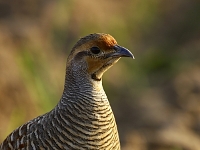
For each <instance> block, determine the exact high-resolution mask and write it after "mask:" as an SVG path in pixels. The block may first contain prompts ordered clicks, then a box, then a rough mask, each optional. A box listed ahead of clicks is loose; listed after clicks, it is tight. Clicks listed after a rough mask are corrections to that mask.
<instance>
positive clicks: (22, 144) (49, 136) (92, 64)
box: [0, 33, 133, 150]
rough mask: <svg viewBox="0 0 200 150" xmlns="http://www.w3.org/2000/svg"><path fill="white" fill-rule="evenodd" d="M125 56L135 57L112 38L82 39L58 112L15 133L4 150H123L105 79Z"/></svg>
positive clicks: (70, 60)
mask: <svg viewBox="0 0 200 150" xmlns="http://www.w3.org/2000/svg"><path fill="white" fill-rule="evenodd" d="M123 56H125V57H132V58H133V55H132V54H131V52H130V51H128V50H127V49H125V48H123V47H121V46H118V45H117V42H116V41H115V39H114V38H113V37H112V36H110V35H108V34H102V33H101V34H90V35H88V36H86V37H84V38H82V39H80V40H79V41H78V42H77V44H76V45H75V46H74V47H73V49H72V52H71V54H70V55H69V57H68V60H67V68H66V79H65V87H64V92H63V95H62V97H61V100H60V102H59V103H58V104H57V106H56V107H55V108H54V109H53V110H52V111H50V112H48V113H46V114H44V115H42V116H39V117H37V118H35V119H33V120H31V121H29V122H27V123H26V124H24V125H22V126H20V127H19V128H17V129H16V130H15V131H13V132H12V133H11V134H10V135H9V136H8V137H7V138H6V139H5V140H4V141H3V143H2V144H1V145H0V149H1V150H16V149H24V150H26V149H27V150H32V149H33V150H46V149H49V150H51V149H54V150H61V149H115V150H116V149H120V142H119V136H118V131H117V126H116V122H115V118H114V115H113V112H112V109H111V107H110V104H109V101H108V99H107V96H106V94H105V92H104V90H103V86H102V80H101V78H102V75H103V73H104V72H105V71H106V70H107V69H108V68H109V67H111V66H112V65H113V64H114V63H116V62H117V61H118V60H119V58H120V57H123Z"/></svg>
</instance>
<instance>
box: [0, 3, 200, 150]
mask: <svg viewBox="0 0 200 150" xmlns="http://www.w3.org/2000/svg"><path fill="white" fill-rule="evenodd" d="M94 32H104V33H109V34H111V35H112V36H113V37H115V39H116V40H117V41H118V43H119V44H120V45H122V46H124V47H126V48H128V49H130V50H131V51H132V53H133V54H134V56H135V60H132V59H128V58H127V59H125V58H122V59H121V60H120V61H119V62H118V64H117V65H115V66H114V67H112V68H111V69H110V70H109V71H108V72H106V73H105V75H104V80H103V84H104V89H105V91H106V93H107V95H108V97H109V100H110V103H111V106H112V108H113V111H114V114H115V116H116V121H117V124H118V130H119V134H120V138H121V145H122V149H123V150H200V3H199V1H198V0H190V1H186V0H176V1H156V0H142V1H141V0H132V1H131V0H124V1H119V0H118V1H114V0H102V1H94V0H84V1H78V0H74V1H72V0H57V1H55V0H48V1H47V0H34V1H27V0H18V1H11V0H7V1H0V142H1V141H3V139H5V137H6V136H7V135H8V134H9V133H10V132H12V131H13V130H14V129H15V128H16V127H18V126H20V125H21V124H23V123H25V122H27V121H28V120H30V119H32V118H34V117H36V116H38V115H40V114H43V113H45V112H47V111H50V110H51V109H52V108H53V107H54V106H55V105H56V104H57V103H58V101H59V99H60V97H61V94H62V91H63V85H64V77H65V65H66V59H67V56H68V54H69V52H70V50H71V48H72V46H73V45H74V44H75V43H76V41H77V40H78V39H79V38H80V37H83V36H85V35H88V34H89V33H94Z"/></svg>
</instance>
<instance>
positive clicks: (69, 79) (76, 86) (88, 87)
mask: <svg viewBox="0 0 200 150" xmlns="http://www.w3.org/2000/svg"><path fill="white" fill-rule="evenodd" d="M80 95H86V96H87V97H88V98H91V99H92V98H93V97H99V95H104V96H106V94H105V92H104V89H103V86H102V80H100V81H95V80H93V79H92V78H91V76H90V75H89V74H88V73H87V72H86V70H81V71H79V70H68V69H67V72H66V78H65V87H64V92H63V97H65V98H67V99H73V100H75V101H78V100H79V96H80ZM99 98H100V97H99Z"/></svg>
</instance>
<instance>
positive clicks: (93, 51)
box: [90, 46, 101, 54]
mask: <svg viewBox="0 0 200 150" xmlns="http://www.w3.org/2000/svg"><path fill="white" fill-rule="evenodd" d="M90 51H91V52H92V53H93V54H99V53H100V52H101V50H100V49H99V48H98V47H96V46H94V47H91V48H90Z"/></svg>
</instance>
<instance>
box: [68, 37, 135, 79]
mask: <svg viewBox="0 0 200 150" xmlns="http://www.w3.org/2000/svg"><path fill="white" fill-rule="evenodd" d="M121 57H131V58H134V56H133V54H132V53H131V52H130V51H129V50H128V49H126V48H124V47H122V46H119V45H118V44H117V42H116V40H115V39H114V38H113V37H112V36H111V35H109V34H104V33H95V34H90V35H88V36H85V37H83V38H81V39H80V40H79V41H78V42H77V43H76V44H75V46H74V47H73V49H72V51H71V53H70V55H69V57H68V60H67V69H69V68H70V71H71V72H73V75H74V76H76V75H77V74H79V75H80V74H85V75H87V77H89V78H90V79H91V80H95V81H101V78H102V75H103V73H104V72H105V71H106V70H108V69H109V68H110V67H111V66H113V65H114V64H115V63H116V62H117V61H118V60H119V59H120V58H121Z"/></svg>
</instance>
